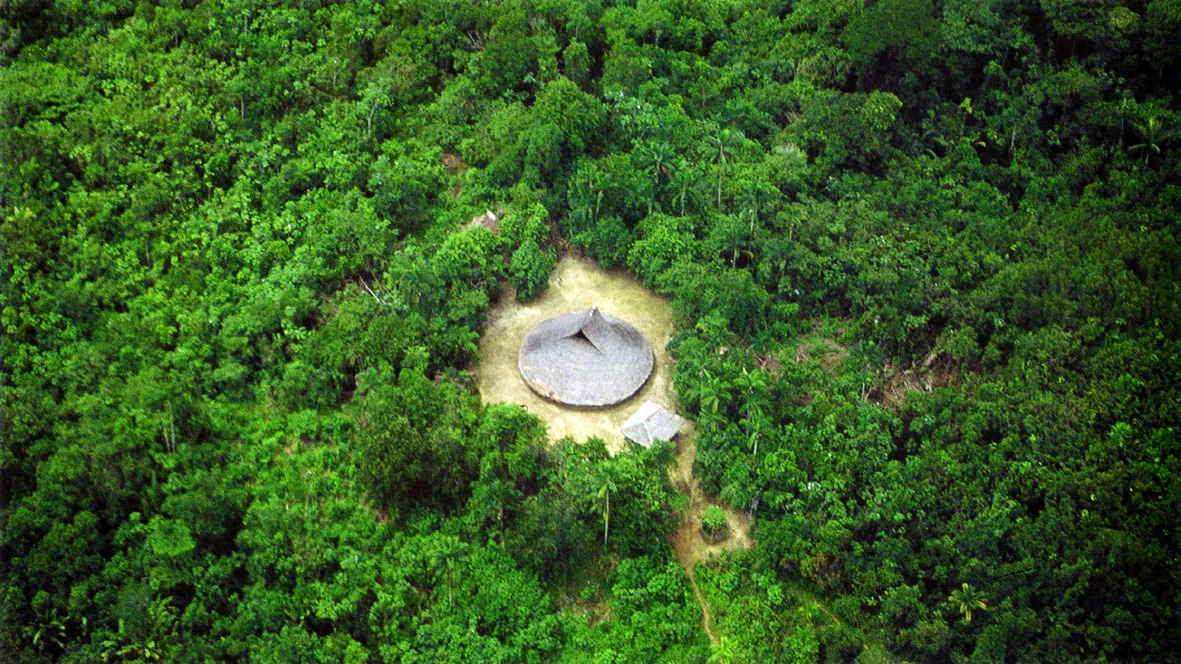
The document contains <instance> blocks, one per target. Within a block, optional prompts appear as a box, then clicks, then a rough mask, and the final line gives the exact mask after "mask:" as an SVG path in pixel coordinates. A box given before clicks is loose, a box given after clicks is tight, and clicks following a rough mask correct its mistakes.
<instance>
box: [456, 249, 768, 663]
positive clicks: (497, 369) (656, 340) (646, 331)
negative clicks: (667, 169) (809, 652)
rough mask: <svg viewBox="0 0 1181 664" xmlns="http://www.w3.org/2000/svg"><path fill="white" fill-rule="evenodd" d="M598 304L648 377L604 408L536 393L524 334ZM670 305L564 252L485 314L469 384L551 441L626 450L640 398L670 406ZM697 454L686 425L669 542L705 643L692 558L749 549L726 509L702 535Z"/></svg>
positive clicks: (742, 517) (744, 532)
mask: <svg viewBox="0 0 1181 664" xmlns="http://www.w3.org/2000/svg"><path fill="white" fill-rule="evenodd" d="M594 305H597V306H598V307H599V309H600V310H602V311H603V312H604V313H607V314H610V315H612V316H616V317H618V318H622V319H623V320H625V321H627V322H629V323H631V324H632V325H634V326H635V327H636V329H638V330H639V331H640V332H641V333H643V335H644V337H645V338H647V339H648V342H649V343H650V344H651V345H652V351H653V353H654V355H655V358H654V362H653V368H652V375H651V376H650V377H649V378H648V382H646V383H644V386H643V387H642V388H640V391H639V392H637V393H636V395H635V396H633V397H632V398H630V399H628V400H626V401H624V402H623V403H621V404H618V405H615V406H610V407H607V408H571V407H569V406H562V405H559V404H557V403H555V402H553V401H550V400H548V399H545V398H543V397H541V396H539V395H537V394H536V393H535V392H533V390H531V389H529V387H528V386H527V385H526V384H525V381H524V380H523V379H522V378H521V374H520V371H519V370H518V369H517V354H518V352H519V351H520V348H521V342H522V341H524V339H525V335H527V334H528V333H529V332H530V330H532V329H533V327H534V326H536V325H537V324H538V323H540V322H541V321H543V320H546V319H548V318H552V317H554V316H557V315H560V314H564V313H568V312H571V311H580V310H583V309H589V308H590V307H591V306H594ZM672 318H673V316H672V305H671V304H670V303H669V301H668V299H666V298H663V297H661V296H659V295H657V294H655V293H653V292H652V291H650V290H648V289H647V288H645V287H644V286H642V285H641V284H640V283H639V282H638V281H636V280H635V279H634V278H633V277H632V276H631V275H630V274H628V273H627V272H625V271H623V270H604V269H602V268H601V267H599V266H598V265H597V264H596V263H595V262H594V261H592V260H590V259H588V258H586V257H583V256H577V255H575V254H572V253H571V254H567V255H565V256H564V257H563V258H562V259H561V260H560V261H558V264H557V266H556V267H555V268H554V271H553V273H552V274H551V275H550V285H549V288H548V289H546V291H545V292H544V293H542V294H541V296H540V297H538V298H537V299H536V300H534V301H533V302H527V303H522V302H518V301H517V299H516V296H515V293H513V292H512V289H506V291H505V292H504V293H503V294H502V295H501V297H500V299H499V300H497V301H496V302H495V303H494V304H493V306H492V308H491V310H490V311H489V314H488V324H487V326H486V328H485V330H484V336H483V337H482V338H481V339H480V365H479V366H478V367H474V368H473V373H474V375H475V378H476V387H477V389H479V391H480V396H481V398H482V399H483V400H484V401H485V402H486V403H498V402H508V403H516V404H520V405H522V406H524V407H525V408H526V409H528V410H529V411H530V412H532V413H533V414H535V415H537V416H538V417H539V418H540V419H541V420H542V421H543V422H545V425H546V428H547V430H548V432H549V435H550V437H551V438H552V439H554V440H557V439H559V438H563V437H566V436H569V437H571V438H574V439H575V440H580V441H581V440H586V439H587V438H589V437H591V436H597V437H599V438H601V439H602V440H603V441H604V442H605V443H606V444H607V449H608V450H610V451H611V453H612V454H616V453H619V452H621V451H623V450H625V449H626V446H627V444H628V443H627V441H626V440H625V439H624V437H623V434H622V433H621V432H620V428H621V427H622V426H623V423H624V422H625V421H626V420H627V418H628V417H629V416H631V414H632V413H634V412H635V410H636V409H637V408H639V407H640V405H641V404H643V403H644V402H645V401H649V400H651V401H654V402H656V403H658V404H660V405H662V406H664V407H666V408H669V409H670V410H674V411H675V410H676V409H677V408H676V406H677V403H676V395H675V394H674V392H673V386H672V371H673V360H672V358H671V357H670V356H669V353H668V350H667V348H666V346H668V341H669V338H670V336H671V335H672V331H673V321H672ZM696 458H697V431H696V429H695V427H694V426H693V423H692V422H686V424H685V428H684V429H683V430H682V431H681V433H680V435H678V436H677V441H676V462H675V463H674V464H673V465H671V466H670V467H669V470H668V474H669V480H671V482H672V485H673V488H675V489H676V490H677V491H678V492H679V493H681V494H682V495H684V496H685V497H686V498H687V499H688V507H687V508H686V509H685V511H684V512H683V513H682V514H681V523H680V525H679V527H678V528H677V531H676V533H675V534H674V535H673V538H672V544H673V548H674V549H675V552H676V558H677V562H679V563H680V565H681V567H683V568H684V569H685V573H686V574H687V575H688V577H689V582H690V584H691V585H692V588H693V593H694V596H695V597H696V598H697V601H698V603H699V604H701V610H702V627H703V628H704V629H705V632H706V634H707V635H708V636H709V639H710V641H711V642H712V643H714V644H717V643H718V639H717V637H716V636H715V634H714V633H713V631H712V629H711V626H710V611H709V604H708V603H707V602H706V601H705V599H704V597H702V595H701V591H700V590H699V589H698V587H697V581H696V579H695V576H694V568H695V566H696V565H697V563H699V562H702V561H705V560H708V559H710V558H711V557H713V556H715V555H718V554H719V553H721V552H722V551H733V550H738V549H749V548H750V547H751V546H753V544H754V542H753V541H752V540H751V538H750V519H749V518H748V517H747V515H746V514H745V513H743V512H740V511H736V510H731V509H728V508H727V509H726V520H727V522H728V524H729V526H730V535H729V537H728V538H727V539H725V540H723V541H721V542H719V543H716V544H711V543H709V542H707V541H706V540H705V538H704V537H703V536H702V532H701V516H702V514H703V513H704V512H705V509H706V508H707V507H709V506H710V505H716V504H718V501H717V500H714V499H711V498H710V497H709V496H707V495H706V494H705V492H704V491H702V489H701V483H700V482H699V481H698V479H697V478H696V477H694V476H693V461H694V460H695V459H696Z"/></svg>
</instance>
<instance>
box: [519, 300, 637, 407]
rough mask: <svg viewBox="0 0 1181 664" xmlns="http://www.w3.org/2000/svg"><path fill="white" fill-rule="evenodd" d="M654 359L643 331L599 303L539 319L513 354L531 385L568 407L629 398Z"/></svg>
mask: <svg viewBox="0 0 1181 664" xmlns="http://www.w3.org/2000/svg"><path fill="white" fill-rule="evenodd" d="M652 363H653V356H652V347H651V346H650V345H649V344H648V340H647V339H645V338H644V335H643V334H640V331H639V330H637V329H636V328H635V327H633V326H632V325H631V324H630V323H627V322H625V321H623V320H620V319H619V318H616V317H614V316H609V315H607V314H604V313H603V312H601V311H599V308H598V307H591V308H590V309H589V310H587V311H576V312H573V313H568V314H563V315H561V316H555V317H554V318H550V319H548V320H545V321H542V322H541V323H539V324H538V325H537V327H535V328H533V330H532V331H531V332H529V334H528V335H526V336H525V341H524V342H523V343H522V344H521V351H520V354H519V355H518V357H517V366H518V368H519V369H520V371H521V377H522V378H524V379H525V383H526V384H527V385H529V388H530V389H532V390H533V391H534V392H536V393H537V394H540V395H541V396H543V397H545V398H547V399H551V400H553V401H556V402H558V403H561V404H566V405H568V406H610V405H612V404H617V403H619V402H620V401H623V400H625V399H627V398H629V397H631V396H632V395H633V394H635V393H636V392H637V391H638V390H639V389H640V388H641V387H643V386H644V383H645V382H647V380H648V376H649V375H651V374H652Z"/></svg>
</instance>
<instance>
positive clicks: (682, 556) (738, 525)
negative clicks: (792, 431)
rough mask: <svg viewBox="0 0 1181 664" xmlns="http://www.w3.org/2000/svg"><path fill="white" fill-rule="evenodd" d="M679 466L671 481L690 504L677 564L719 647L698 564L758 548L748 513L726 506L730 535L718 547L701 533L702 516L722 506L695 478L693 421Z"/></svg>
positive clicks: (681, 440) (683, 437)
mask: <svg viewBox="0 0 1181 664" xmlns="http://www.w3.org/2000/svg"><path fill="white" fill-rule="evenodd" d="M675 459H676V463H674V464H673V465H671V466H669V471H668V475H669V480H670V481H671V482H672V485H673V488H674V489H676V490H677V492H678V493H680V494H681V495H683V496H685V498H687V499H688V505H687V506H686V508H685V511H684V513H682V514H681V523H680V525H679V526H678V527H677V532H676V533H674V534H673V538H672V544H673V549H674V551H675V553H676V558H677V562H678V563H680V565H681V567H682V568H683V569H684V570H685V574H686V575H687V576H688V577H689V585H690V586H692V588H693V596H694V597H695V598H696V599H697V603H698V604H700V605H701V626H702V628H703V629H704V630H705V634H706V636H708V637H709V641H710V643H712V644H713V645H718V643H719V640H718V637H717V635H715V634H714V632H713V625H712V623H711V621H712V613H711V612H710V607H709V602H707V601H706V600H705V596H704V595H702V593H701V588H699V587H698V585H697V573H696V567H697V563H699V562H701V561H703V560H709V559H710V558H712V557H713V556H716V555H718V554H719V553H720V552H722V551H736V550H740V549H749V548H751V547H752V546H754V540H752V539H751V537H750V519H749V518H748V517H747V516H746V514H744V513H742V512H740V511H737V510H732V509H730V508H728V507H725V506H724V505H723V506H722V508H723V509H724V510H725V512H726V522H727V524H728V525H729V527H730V536H729V537H727V538H726V539H725V540H723V541H722V542H719V543H717V544H710V543H709V542H707V541H705V538H704V537H703V536H702V534H701V515H702V514H703V513H704V512H705V509H706V508H707V507H709V506H710V505H717V504H719V503H718V502H717V501H716V500H711V499H710V498H709V496H707V495H706V494H705V491H703V490H702V488H701V481H700V480H698V479H697V478H696V477H695V476H694V475H693V462H694V460H696V459H697V429H696V427H695V426H694V425H693V423H692V422H686V423H685V428H684V429H682V430H681V433H680V435H678V436H677V448H676V453H675Z"/></svg>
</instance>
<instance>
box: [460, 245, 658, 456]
mask: <svg viewBox="0 0 1181 664" xmlns="http://www.w3.org/2000/svg"><path fill="white" fill-rule="evenodd" d="M594 305H598V307H599V309H600V310H601V311H602V312H603V313H606V314H610V315H612V316H615V317H617V318H622V319H623V320H625V321H627V322H628V323H631V324H632V325H634V326H635V327H636V329H638V330H639V331H640V332H641V333H642V334H643V335H644V337H645V338H646V339H648V343H650V344H651V345H652V351H653V354H654V355H655V357H654V361H653V364H652V375H651V376H649V378H648V382H646V383H644V386H643V387H641V388H640V391H639V392H637V393H636V395H635V396H633V397H632V398H630V399H628V400H626V401H624V402H623V403H620V404H617V405H615V406H609V407H607V408H572V407H569V406H562V405H559V404H557V403H555V402H553V401H550V400H548V399H545V398H543V397H541V396H538V395H537V394H536V393H534V392H533V390H530V389H529V387H528V386H527V385H526V384H525V381H524V380H522V379H521V373H520V371H519V370H518V369H517V354H518V352H519V351H520V349H521V342H522V341H524V339H525V335H527V334H529V332H530V331H531V330H532V329H533V327H534V326H536V325H537V324H538V323H540V322H541V321H543V320H546V319H548V318H552V317H554V316H557V315H560V314H564V313H569V312H571V311H580V310H584V309H589V308H591V307H592V306H594ZM672 330H673V313H672V305H671V304H670V303H669V301H668V299H666V298H663V297H661V296H659V295H657V294H655V293H653V292H652V291H650V290H648V289H647V288H644V287H643V286H642V285H640V283H639V282H637V281H636V280H635V279H634V278H632V277H631V275H629V274H628V273H627V272H625V271H623V270H604V269H602V268H601V267H599V266H598V264H596V263H595V262H594V261H592V260H590V259H589V258H585V257H582V256H576V255H574V254H567V255H566V256H564V257H563V258H562V259H561V260H560V261H558V264H557V266H556V267H555V268H554V271H553V273H552V274H551V275H550V285H549V288H548V289H546V291H545V292H544V293H542V294H541V296H540V297H538V298H537V299H536V300H534V301H532V302H518V301H517V299H516V294H515V293H513V292H512V289H511V288H509V289H506V290H505V292H504V293H502V294H501V296H500V299H499V300H497V301H496V302H495V303H494V304H493V306H492V308H491V310H490V311H489V313H488V324H487V327H486V328H485V330H484V336H483V337H482V338H481V339H480V365H479V366H478V367H475V368H474V371H473V373H474V374H475V378H476V387H477V389H479V391H480V396H481V397H482V398H483V399H484V401H485V402H486V403H496V402H501V401H504V402H509V403H516V404H521V405H522V406H524V407H525V408H526V409H527V410H529V412H531V413H533V414H535V415H537V416H538V417H539V418H541V420H542V421H543V422H545V425H546V428H547V429H548V430H549V434H550V437H551V438H553V439H554V440H557V439H559V438H563V437H566V436H570V437H571V438H574V439H575V440H580V441H581V440H586V439H587V438H590V437H591V436H598V437H599V438H601V439H603V441H604V442H605V443H607V449H608V450H610V451H611V453H612V454H616V453H618V452H620V451H622V450H623V449H625V445H624V444H625V442H626V441H625V440H624V438H623V434H622V433H621V432H620V428H621V427H622V426H623V423H624V422H625V421H627V418H628V417H629V416H631V414H632V413H634V412H635V411H636V409H637V408H639V407H640V405H641V404H643V403H644V402H645V401H648V400H651V401H654V402H656V403H658V404H660V405H661V406H664V407H666V408H668V409H670V410H675V409H676V401H675V399H674V397H673V390H672V369H673V361H672V358H671V357H669V354H668V350H666V348H665V347H666V346H667V345H668V340H669V337H670V336H671V335H672Z"/></svg>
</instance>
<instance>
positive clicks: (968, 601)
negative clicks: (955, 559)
mask: <svg viewBox="0 0 1181 664" xmlns="http://www.w3.org/2000/svg"><path fill="white" fill-rule="evenodd" d="M947 602H948V603H949V604H951V605H952V606H953V607H954V608H956V609H958V610H959V612H960V613H962V614H964V622H965V623H970V622H972V611H974V610H976V609H979V610H980V611H984V610H986V609H987V608H988V604H987V602H988V598H987V597H985V596H984V593H982V592H980V591H979V590H976V589H975V588H973V587H972V586H971V585H970V584H968V583H964V584H963V586H961V587H960V588H958V589H956V590H953V591H951V594H950V595H948V596H947Z"/></svg>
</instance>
